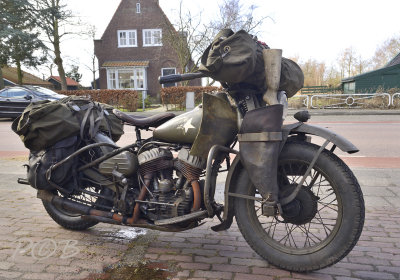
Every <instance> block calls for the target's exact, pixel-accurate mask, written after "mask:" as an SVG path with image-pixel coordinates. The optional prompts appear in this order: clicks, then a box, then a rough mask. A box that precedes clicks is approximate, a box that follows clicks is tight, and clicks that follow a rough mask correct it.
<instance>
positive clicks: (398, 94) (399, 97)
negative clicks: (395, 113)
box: [392, 93, 400, 106]
mask: <svg viewBox="0 0 400 280" xmlns="http://www.w3.org/2000/svg"><path fill="white" fill-rule="evenodd" d="M395 100H399V102H398V104H399V105H400V93H395V94H393V95H392V106H396V105H397V102H395Z"/></svg>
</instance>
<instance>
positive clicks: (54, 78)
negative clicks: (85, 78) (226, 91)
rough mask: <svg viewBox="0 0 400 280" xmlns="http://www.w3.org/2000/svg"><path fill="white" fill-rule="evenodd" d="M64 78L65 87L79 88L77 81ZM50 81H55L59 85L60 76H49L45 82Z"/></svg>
mask: <svg viewBox="0 0 400 280" xmlns="http://www.w3.org/2000/svg"><path fill="white" fill-rule="evenodd" d="M65 78H66V79H67V86H80V84H79V83H78V82H77V81H75V80H73V79H71V78H69V77H65ZM50 79H53V80H56V81H57V82H59V83H61V79H60V76H50V78H48V79H47V80H50Z"/></svg>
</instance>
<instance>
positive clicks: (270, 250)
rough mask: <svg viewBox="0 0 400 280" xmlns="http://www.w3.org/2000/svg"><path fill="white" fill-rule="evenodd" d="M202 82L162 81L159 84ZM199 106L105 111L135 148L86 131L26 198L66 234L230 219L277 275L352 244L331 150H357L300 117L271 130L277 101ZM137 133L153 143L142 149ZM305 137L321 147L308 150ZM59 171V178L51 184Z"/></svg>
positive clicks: (358, 199)
mask: <svg viewBox="0 0 400 280" xmlns="http://www.w3.org/2000/svg"><path fill="white" fill-rule="evenodd" d="M204 76H205V74H204V73H193V74H182V75H179V74H177V75H170V76H164V77H161V78H160V83H171V82H178V81H183V80H191V79H195V78H200V77H204ZM270 83H271V82H270ZM271 87H273V86H272V85H271ZM277 94H278V95H277V97H278V98H277V100H279V99H280V100H282V98H279V96H280V95H282V93H279V92H278V93H277ZM281 97H282V96H281ZM283 99H284V98H283ZM202 101H203V102H202V104H200V105H199V106H197V107H196V108H195V109H194V110H192V111H190V112H186V113H184V114H181V115H179V116H175V115H174V114H173V113H168V112H167V113H160V114H157V115H154V116H151V117H146V118H142V117H138V116H133V115H128V114H125V113H123V112H121V111H118V110H114V114H115V115H116V116H117V117H118V118H119V119H120V120H121V121H123V122H124V124H125V125H128V126H133V127H134V128H135V132H136V141H135V142H134V143H132V144H130V145H128V146H125V147H119V146H117V145H116V144H115V143H114V142H113V141H112V140H111V138H110V137H109V136H108V135H107V134H104V133H102V132H97V133H96V134H95V135H94V137H93V138H92V139H91V140H90V141H81V142H80V143H81V144H80V146H79V148H77V149H75V150H74V151H73V152H71V153H69V154H68V156H65V157H64V158H62V159H61V160H59V161H58V162H52V163H51V164H50V165H49V167H48V168H46V172H45V178H46V180H47V184H48V188H46V189H39V190H38V195H37V197H38V198H39V199H41V200H42V201H43V205H44V207H45V209H46V211H47V213H48V214H49V215H50V217H51V218H52V219H53V220H54V221H55V222H56V223H58V224H59V225H61V226H62V227H64V228H67V229H72V230H85V229H87V228H90V227H92V226H94V225H96V224H97V223H99V222H102V223H110V224H117V225H125V226H130V227H140V228H150V229H154V230H160V231H173V232H177V231H184V230H188V229H193V228H196V227H198V226H199V225H201V224H202V223H203V221H204V220H207V219H213V218H214V217H216V218H217V219H218V220H219V221H220V223H219V224H218V225H215V226H213V227H212V230H213V231H216V232H218V231H222V230H229V228H230V227H231V225H232V223H233V222H234V218H235V219H236V222H237V226H238V227H239V229H240V231H241V233H242V234H243V237H244V238H245V240H246V241H247V243H248V244H249V245H250V246H251V248H253V249H254V251H255V252H257V253H258V254H259V255H260V256H262V257H263V258H264V259H265V260H266V261H268V262H269V263H271V264H273V265H275V266H277V267H280V268H283V269H286V270H290V271H299V272H301V271H303V272H304V271H313V270H317V269H321V268H324V267H327V266H329V265H332V264H334V263H336V262H338V261H340V260H341V259H342V258H344V257H345V256H346V255H347V254H348V253H349V252H350V251H351V250H352V248H353V247H354V246H355V244H356V242H357V241H358V239H359V237H360V234H361V231H362V227H363V223H364V201H363V196H362V192H361V189H360V186H359V184H358V182H357V179H356V177H355V176H354V174H353V173H352V171H351V170H350V169H349V167H348V166H347V165H346V164H345V163H344V162H343V161H342V160H341V159H340V158H339V157H338V156H337V155H335V154H334V151H335V149H336V148H339V149H340V150H342V151H344V152H347V153H356V152H357V151H358V149H357V147H355V146H354V145H353V144H352V143H350V142H349V141H348V140H346V139H345V138H343V137H342V136H340V135H338V134H336V133H334V132H332V131H330V130H328V129H326V128H322V127H319V126H315V125H310V124H307V120H308V119H309V118H310V115H309V114H308V112H307V111H300V112H298V113H296V114H295V115H294V117H295V118H296V119H297V122H295V123H291V124H285V125H282V114H283V111H284V109H285V108H284V106H285V102H276V104H272V105H268V104H267V103H266V102H265V99H263V93H262V92H259V91H257V90H255V89H252V88H246V87H245V86H243V87H237V86H236V87H235V88H230V87H229V86H228V87H226V88H225V90H224V91H223V92H218V93H214V94H204V95H203V99H202ZM280 103H284V104H283V105H282V104H280ZM286 106H287V104H286ZM265 110H269V111H268V112H266V111H265ZM271 111H278V113H277V114H275V113H274V114H271V113H270V112H271ZM276 116H278V117H276ZM265 124H268V125H267V126H268V127H267V128H266V129H265ZM143 130H152V136H151V137H150V138H147V139H143V138H142V134H141V132H142V131H143ZM315 137H319V138H322V139H324V143H323V144H322V145H317V144H315V143H313V142H312V141H311V139H314V138H315ZM238 143H239V149H238V148H237V146H238V145H237V144H238ZM274 157H275V158H276V160H274ZM32 166H34V165H33V164H30V168H31V169H32V168H33V167H32ZM65 166H68V170H70V171H69V175H68V176H67V177H68V178H64V179H63V180H57V178H55V177H56V175H57V172H56V171H57V170H59V169H62V168H64V167H65ZM265 166H267V169H265ZM263 168H264V169H263ZM219 176H226V179H225V186H222V188H223V193H224V196H223V197H221V198H216V196H215V193H216V190H217V187H221V185H220V184H217V178H218V177H219ZM220 178H221V177H220ZM223 178H225V177H223ZM67 181H68V183H60V182H67ZM19 182H20V183H25V184H31V185H32V183H29V182H31V181H29V182H28V181H27V180H26V179H20V180H19ZM263 184H264V185H263ZM274 186H275V187H274Z"/></svg>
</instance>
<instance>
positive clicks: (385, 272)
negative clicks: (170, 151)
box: [0, 114, 400, 280]
mask: <svg viewBox="0 0 400 280" xmlns="http://www.w3.org/2000/svg"><path fill="white" fill-rule="evenodd" d="M287 122H288V123H290V122H294V119H293V118H292V117H289V118H288V119H287ZM310 123H312V124H316V125H320V126H323V127H327V128H329V129H332V130H333V131H335V132H336V133H338V134H340V135H342V136H344V137H346V138H347V139H349V140H350V141H351V142H353V144H355V145H356V146H357V147H358V148H359V149H360V152H359V153H357V154H353V155H348V154H344V153H343V152H341V151H339V150H337V154H338V155H339V156H340V157H341V158H342V159H343V160H345V161H346V162H347V163H348V165H349V166H350V167H351V169H352V170H353V172H354V174H355V176H356V177H357V178H358V181H359V183H360V185H361V188H362V191H363V194H364V199H365V204H366V212H367V213H366V220H365V225H364V230H363V233H362V236H361V238H360V240H359V242H358V243H357V246H356V247H355V248H354V249H353V250H352V251H351V252H350V254H349V255H348V256H347V257H346V258H344V259H343V260H342V261H341V262H339V263H338V264H335V265H334V266H333V267H329V268H326V269H323V270H320V271H317V272H315V273H310V274H299V273H290V272H287V271H284V270H280V269H277V268H275V267H273V266H271V265H269V264H267V263H266V262H265V261H264V260H262V259H261V258H260V257H259V256H257V255H256V254H255V253H254V252H253V250H252V249H251V248H250V247H249V246H248V245H247V244H246V243H245V241H244V239H243V238H242V236H241V234H240V232H239V231H238V229H237V226H236V223H235V224H234V225H233V226H232V228H231V229H230V230H229V231H224V232H220V233H215V232H213V231H211V229H210V226H212V225H216V224H217V223H218V220H217V219H216V218H215V219H214V220H211V221H209V220H207V223H206V224H204V225H203V226H201V227H200V228H196V229H194V230H190V231H186V232H182V233H158V232H153V231H143V232H141V229H135V228H127V227H121V226H114V225H112V226H111V225H107V224H99V225H98V226H96V227H94V228H92V229H90V230H87V231H84V232H74V231H68V230H65V229H63V228H60V227H59V226H58V225H57V224H55V223H54V222H53V221H52V220H51V219H50V217H49V216H48V215H47V214H46V213H45V211H44V209H43V207H42V205H41V203H40V201H39V200H38V199H35V196H36V193H35V190H34V189H32V188H30V187H28V186H24V185H18V184H17V183H16V181H17V178H18V177H23V176H25V169H24V168H23V167H22V164H24V163H25V162H26V157H27V154H28V150H27V149H25V148H24V146H23V144H22V142H21V141H20V139H19V138H18V136H17V135H16V134H14V133H13V132H12V131H11V129H10V126H11V122H10V121H4V120H3V121H2V120H0V177H1V178H2V179H1V180H0V202H1V203H0V212H1V213H2V217H0V228H1V229H0V279H94V278H96V279H97V278H103V276H104V275H103V274H98V275H97V274H95V275H93V274H91V273H102V272H103V271H104V267H109V266H110V265H111V264H118V265H117V267H120V265H121V264H122V267H124V266H123V265H124V264H125V265H126V264H128V265H131V263H136V262H137V261H146V262H151V263H152V262H154V263H156V264H160V265H163V267H161V269H163V270H165V269H169V270H168V271H172V272H171V273H172V275H176V276H175V278H174V279H193V278H197V279H200V278H201V279H210V280H211V279H235V280H236V279H252V280H253V279H263V280H265V279H277V278H279V279H283V278H285V279H332V280H344V279H360V280H361V279H374V280H375V279H400V270H399V267H400V258H399V256H400V242H399V237H400V222H399V217H400V210H399V205H400V195H399V194H400V192H399V190H400V172H399V171H400V152H399V144H398V142H399V141H398V139H399V137H400V129H399V128H400V114H399V115H338V116H332V115H330V116H313V117H312V119H311V120H310ZM150 135H151V133H150V132H145V133H144V135H143V136H144V137H146V136H150ZM134 140H135V133H134V130H133V128H132V127H126V133H125V135H124V136H123V137H122V139H121V140H120V141H119V143H118V144H119V145H121V146H122V145H126V144H129V143H131V142H132V141H134ZM314 141H315V142H322V141H321V140H318V139H314ZM225 174H226V173H225ZM223 181H224V180H223V178H222V177H221V178H220V177H218V183H219V184H221V186H218V189H217V194H216V196H217V200H218V197H219V198H222V195H223ZM27 209H29V211H27ZM32 225H34V226H32ZM143 233H145V235H143V236H142V237H141V238H139V239H138V240H136V238H137V236H138V235H139V234H143ZM21 240H22V241H24V240H25V241H29V242H31V244H30V245H32V246H33V247H32V248H33V249H35V248H36V249H39V248H41V247H40V246H41V245H43V244H45V241H52V242H53V243H54V244H56V245H57V250H58V251H57V254H59V255H60V254H61V255H60V256H59V255H57V256H55V257H52V258H46V259H45V258H42V259H38V258H37V257H36V258H35V256H36V255H34V252H35V250H33V249H32V252H31V251H29V249H24V250H17V248H19V247H16V246H19V245H20V243H21V242H22V241H21ZM66 241H68V242H70V241H73V242H75V243H72V245H71V246H72V248H73V249H74V251H73V252H74V255H70V256H68V258H62V256H63V255H62V254H63V253H64V251H63V247H60V246H61V245H64V246H66ZM68 244H69V243H68ZM64 249H65V248H64ZM15 256H17V257H15ZM152 264H153V263H152ZM133 268H135V267H133ZM90 275H92V276H91V277H90Z"/></svg>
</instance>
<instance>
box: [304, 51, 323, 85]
mask: <svg viewBox="0 0 400 280" xmlns="http://www.w3.org/2000/svg"><path fill="white" fill-rule="evenodd" d="M300 67H301V69H302V70H303V73H304V85H305V86H321V85H323V84H324V82H325V81H324V78H325V70H326V65H325V63H324V62H318V61H317V60H315V59H311V58H310V59H308V60H307V61H306V62H304V63H300Z"/></svg>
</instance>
